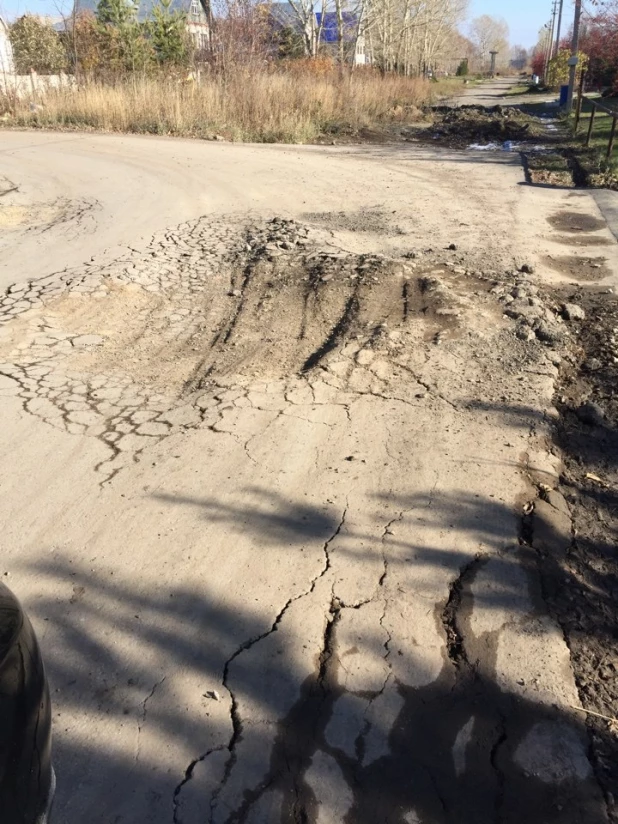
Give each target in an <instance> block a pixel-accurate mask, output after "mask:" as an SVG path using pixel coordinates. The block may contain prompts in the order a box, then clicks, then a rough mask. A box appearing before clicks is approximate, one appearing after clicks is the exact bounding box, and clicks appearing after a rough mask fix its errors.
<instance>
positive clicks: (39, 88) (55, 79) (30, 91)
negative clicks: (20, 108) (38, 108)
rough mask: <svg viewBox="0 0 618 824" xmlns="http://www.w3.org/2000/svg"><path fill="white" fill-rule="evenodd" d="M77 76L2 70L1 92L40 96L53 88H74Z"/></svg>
mask: <svg viewBox="0 0 618 824" xmlns="http://www.w3.org/2000/svg"><path fill="white" fill-rule="evenodd" d="M75 86H76V82H75V78H74V77H73V76H72V75H70V74H64V72H61V73H60V74H49V75H47V74H45V75H43V74H37V73H36V72H30V74H9V73H8V72H0V94H11V95H16V96H17V97H20V98H28V97H33V98H40V97H44V96H45V94H46V93H47V92H49V91H51V90H52V89H73V88H75Z"/></svg>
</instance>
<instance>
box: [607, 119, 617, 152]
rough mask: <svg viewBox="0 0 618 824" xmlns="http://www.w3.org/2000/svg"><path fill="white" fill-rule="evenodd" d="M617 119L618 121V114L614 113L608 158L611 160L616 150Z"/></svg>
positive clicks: (608, 145)
mask: <svg viewBox="0 0 618 824" xmlns="http://www.w3.org/2000/svg"><path fill="white" fill-rule="evenodd" d="M616 121H618V114H615V115H614V119H613V120H612V130H611V132H610V133H609V143H608V144H607V159H608V160H609V159H610V157H611V156H612V152H613V151H614V140H615V138H616Z"/></svg>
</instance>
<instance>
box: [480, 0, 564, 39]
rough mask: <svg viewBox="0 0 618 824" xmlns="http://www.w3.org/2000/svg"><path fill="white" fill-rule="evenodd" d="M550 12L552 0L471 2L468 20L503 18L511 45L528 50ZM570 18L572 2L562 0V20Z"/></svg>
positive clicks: (482, 0) (484, 0)
mask: <svg viewBox="0 0 618 824" xmlns="http://www.w3.org/2000/svg"><path fill="white" fill-rule="evenodd" d="M551 10H552V0H471V2H470V19H472V18H473V17H479V16H480V15H481V14H491V15H492V16H493V17H503V18H504V19H505V20H506V22H507V23H508V24H509V30H510V41H511V44H512V45H521V46H525V47H526V48H530V46H534V45H535V44H536V41H537V36H538V33H539V29H540V28H541V26H542V25H543V23H547V22H548V21H549V19H550V18H551ZM572 16H573V2H572V0H564V11H563V18H562V19H563V20H565V19H566V20H567V21H568V20H569V19H570V18H572ZM563 26H564V23H563ZM566 28H568V25H567V27H566ZM464 33H465V32H464Z"/></svg>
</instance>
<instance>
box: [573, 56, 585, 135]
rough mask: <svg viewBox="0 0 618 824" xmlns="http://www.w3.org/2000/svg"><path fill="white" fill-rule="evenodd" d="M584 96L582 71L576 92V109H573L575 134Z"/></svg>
mask: <svg viewBox="0 0 618 824" xmlns="http://www.w3.org/2000/svg"><path fill="white" fill-rule="evenodd" d="M583 94H584V72H583V71H582V73H581V76H580V78H579V89H578V91H577V108H576V109H575V132H576V133H577V127H578V126H579V118H580V117H581V114H582V97H583Z"/></svg>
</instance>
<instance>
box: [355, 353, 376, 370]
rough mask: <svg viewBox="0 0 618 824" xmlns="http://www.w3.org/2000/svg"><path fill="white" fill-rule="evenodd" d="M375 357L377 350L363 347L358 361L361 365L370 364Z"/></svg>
mask: <svg viewBox="0 0 618 824" xmlns="http://www.w3.org/2000/svg"><path fill="white" fill-rule="evenodd" d="M374 358H375V352H372V351H371V349H362V350H361V351H360V352H359V353H358V355H357V356H356V362H357V363H358V364H359V365H360V366H369V364H370V363H371V362H372V361H373V359H374Z"/></svg>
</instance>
